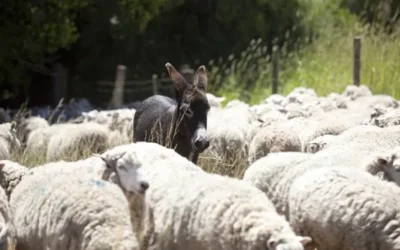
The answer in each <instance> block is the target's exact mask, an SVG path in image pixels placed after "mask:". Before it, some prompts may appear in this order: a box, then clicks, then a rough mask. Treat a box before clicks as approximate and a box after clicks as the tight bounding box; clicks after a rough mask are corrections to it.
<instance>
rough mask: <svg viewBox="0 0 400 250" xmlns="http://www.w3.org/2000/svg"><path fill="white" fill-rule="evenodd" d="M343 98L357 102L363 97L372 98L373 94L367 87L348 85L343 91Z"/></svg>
mask: <svg viewBox="0 0 400 250" xmlns="http://www.w3.org/2000/svg"><path fill="white" fill-rule="evenodd" d="M342 96H345V97H349V98H350V99H351V100H356V99H357V98H359V97H362V96H372V92H371V90H369V88H368V87H367V86H366V85H360V86H356V85H348V86H346V89H345V90H344V91H343V93H342Z"/></svg>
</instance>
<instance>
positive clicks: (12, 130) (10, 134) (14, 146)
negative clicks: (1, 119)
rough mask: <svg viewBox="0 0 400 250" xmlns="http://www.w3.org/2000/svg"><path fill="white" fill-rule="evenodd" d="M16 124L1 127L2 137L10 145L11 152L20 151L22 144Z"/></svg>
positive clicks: (0, 134)
mask: <svg viewBox="0 0 400 250" xmlns="http://www.w3.org/2000/svg"><path fill="white" fill-rule="evenodd" d="M16 126H17V124H16V122H14V121H13V122H11V123H4V124H1V125H0V137H1V138H2V139H3V140H4V141H6V142H7V143H8V145H10V149H11V150H19V149H20V148H21V143H20V141H19V140H18V138H17V129H16Z"/></svg>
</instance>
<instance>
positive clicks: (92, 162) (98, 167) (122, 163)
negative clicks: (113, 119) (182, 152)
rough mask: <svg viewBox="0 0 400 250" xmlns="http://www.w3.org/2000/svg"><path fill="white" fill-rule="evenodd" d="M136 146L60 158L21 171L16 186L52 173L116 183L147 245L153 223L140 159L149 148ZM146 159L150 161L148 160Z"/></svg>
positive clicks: (143, 243) (142, 243)
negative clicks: (77, 158)
mask: <svg viewBox="0 0 400 250" xmlns="http://www.w3.org/2000/svg"><path fill="white" fill-rule="evenodd" d="M139 147H140V146H139ZM160 147H161V146H160ZM137 148H138V147H137V145H135V144H131V145H123V146H119V147H115V148H113V149H110V150H108V151H106V152H105V153H103V154H101V155H95V156H93V157H90V158H87V159H85V160H81V161H77V162H65V161H60V162H54V163H49V164H46V165H43V166H39V167H35V168H33V169H30V170H29V171H28V172H25V173H22V180H21V182H20V183H19V184H18V185H17V187H18V186H20V185H21V183H22V182H23V181H24V180H25V178H26V176H48V175H52V174H53V175H62V174H73V175H77V176H87V177H88V178H94V179H99V180H100V179H103V180H107V181H110V182H112V183H115V184H117V185H119V187H120V189H121V190H122V191H123V192H124V193H125V196H126V198H127V199H128V202H129V212H130V218H131V220H132V222H131V224H132V227H133V229H134V231H135V232H137V234H138V238H139V240H140V244H141V245H142V246H147V245H148V241H149V238H148V237H149V234H150V232H151V231H152V224H153V223H152V221H150V220H151V210H150V209H149V207H148V206H147V204H145V201H144V197H143V194H144V193H145V191H146V190H147V188H148V187H149V184H148V182H147V180H146V177H145V174H143V170H142V169H141V165H142V163H143V160H142V159H144V158H146V156H147V154H148V153H149V150H147V151H146V153H147V154H144V152H141V151H140V150H138V152H136V151H135V149H137ZM153 149H154V148H153ZM164 149H165V148H164ZM162 152H165V151H162ZM168 154H170V152H169V151H168V150H167V152H166V153H164V155H162V154H159V156H160V157H163V156H165V155H168ZM153 158H154V157H153ZM147 160H149V161H150V159H147ZM16 190H17V189H14V191H13V192H11V197H12V196H13V195H14V194H15V192H17V191H16ZM146 217H147V218H146ZM32 230H33V229H32ZM148 231H150V232H148Z"/></svg>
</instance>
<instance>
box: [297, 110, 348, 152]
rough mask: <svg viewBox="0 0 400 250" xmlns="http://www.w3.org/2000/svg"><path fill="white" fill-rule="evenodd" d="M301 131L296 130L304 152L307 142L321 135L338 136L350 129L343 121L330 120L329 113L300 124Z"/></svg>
mask: <svg viewBox="0 0 400 250" xmlns="http://www.w3.org/2000/svg"><path fill="white" fill-rule="evenodd" d="M298 126H300V128H301V129H298V130H297V131H298V132H299V138H300V141H301V150H302V151H303V152H306V148H305V147H306V145H307V143H308V142H310V141H312V140H314V139H315V138H317V137H319V136H323V135H328V134H329V135H338V134H340V133H342V132H343V131H345V130H347V129H349V128H351V127H352V124H349V123H348V122H347V121H345V120H337V119H335V118H331V117H330V115H329V113H325V114H323V115H318V116H314V117H310V118H308V119H307V120H306V121H305V123H300V124H299V125H298Z"/></svg>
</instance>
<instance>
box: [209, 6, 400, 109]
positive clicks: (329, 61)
mask: <svg viewBox="0 0 400 250" xmlns="http://www.w3.org/2000/svg"><path fill="white" fill-rule="evenodd" d="M310 1H311V0H310ZM313 2H314V5H315V6H314V7H313V10H314V11H310V13H311V14H310V18H309V20H308V22H309V23H312V25H314V26H315V27H316V31H317V32H315V34H314V35H312V36H311V37H312V39H309V37H307V38H305V39H304V40H303V41H299V47H298V49H297V50H295V51H288V50H287V49H286V46H285V45H284V46H282V47H281V51H280V54H281V57H280V62H279V64H280V72H279V87H278V92H279V93H280V94H284V95H286V94H288V93H289V92H290V91H291V90H293V88H295V87H299V86H303V87H309V88H313V89H314V90H315V91H316V92H317V94H319V95H327V94H329V93H331V92H338V93H340V92H342V91H343V90H344V89H345V87H346V86H347V85H348V84H352V83H353V79H352V78H353V38H354V37H355V36H360V37H361V39H362V40H361V42H362V48H361V84H365V85H367V86H368V87H369V88H370V89H371V90H372V91H373V93H375V94H378V93H380V94H388V95H392V96H394V97H395V98H400V71H399V69H400V28H397V29H394V30H392V32H391V33H388V32H386V31H385V30H383V28H381V27H380V26H379V25H367V24H364V23H362V22H361V21H360V20H359V19H358V18H357V17H355V16H354V15H352V14H350V13H348V12H347V11H345V10H343V9H340V8H333V7H332V6H330V9H329V10H330V11H329V12H328V11H325V12H324V8H327V7H329V6H328V5H329V4H326V3H323V2H324V1H322V2H321V1H316V0H314V1H313ZM315 3H318V4H315ZM312 14H313V15H314V16H312ZM399 26H400V25H397V27H399ZM395 27H396V26H395ZM289 34H290V33H288V35H289ZM266 52H267V48H266V46H265V44H264V42H263V41H261V40H257V41H255V40H253V41H251V43H250V45H249V47H248V48H247V49H246V50H244V51H243V52H242V54H241V55H240V56H238V57H234V56H233V55H232V56H230V57H229V58H228V59H227V60H222V59H219V60H218V61H217V62H214V61H211V62H210V66H211V67H212V68H211V71H210V72H209V75H210V76H209V78H210V82H212V84H210V86H211V85H215V86H219V87H218V88H217V89H211V91H213V92H215V93H216V94H219V95H224V96H226V97H227V100H226V101H225V103H226V102H228V101H229V100H232V99H241V100H244V101H247V102H249V103H250V104H256V103H259V102H260V101H261V100H262V99H264V98H266V97H267V96H269V95H270V94H271V84H272V77H271V74H272V62H271V58H270V57H269V56H268V55H267V53H266Z"/></svg>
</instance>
